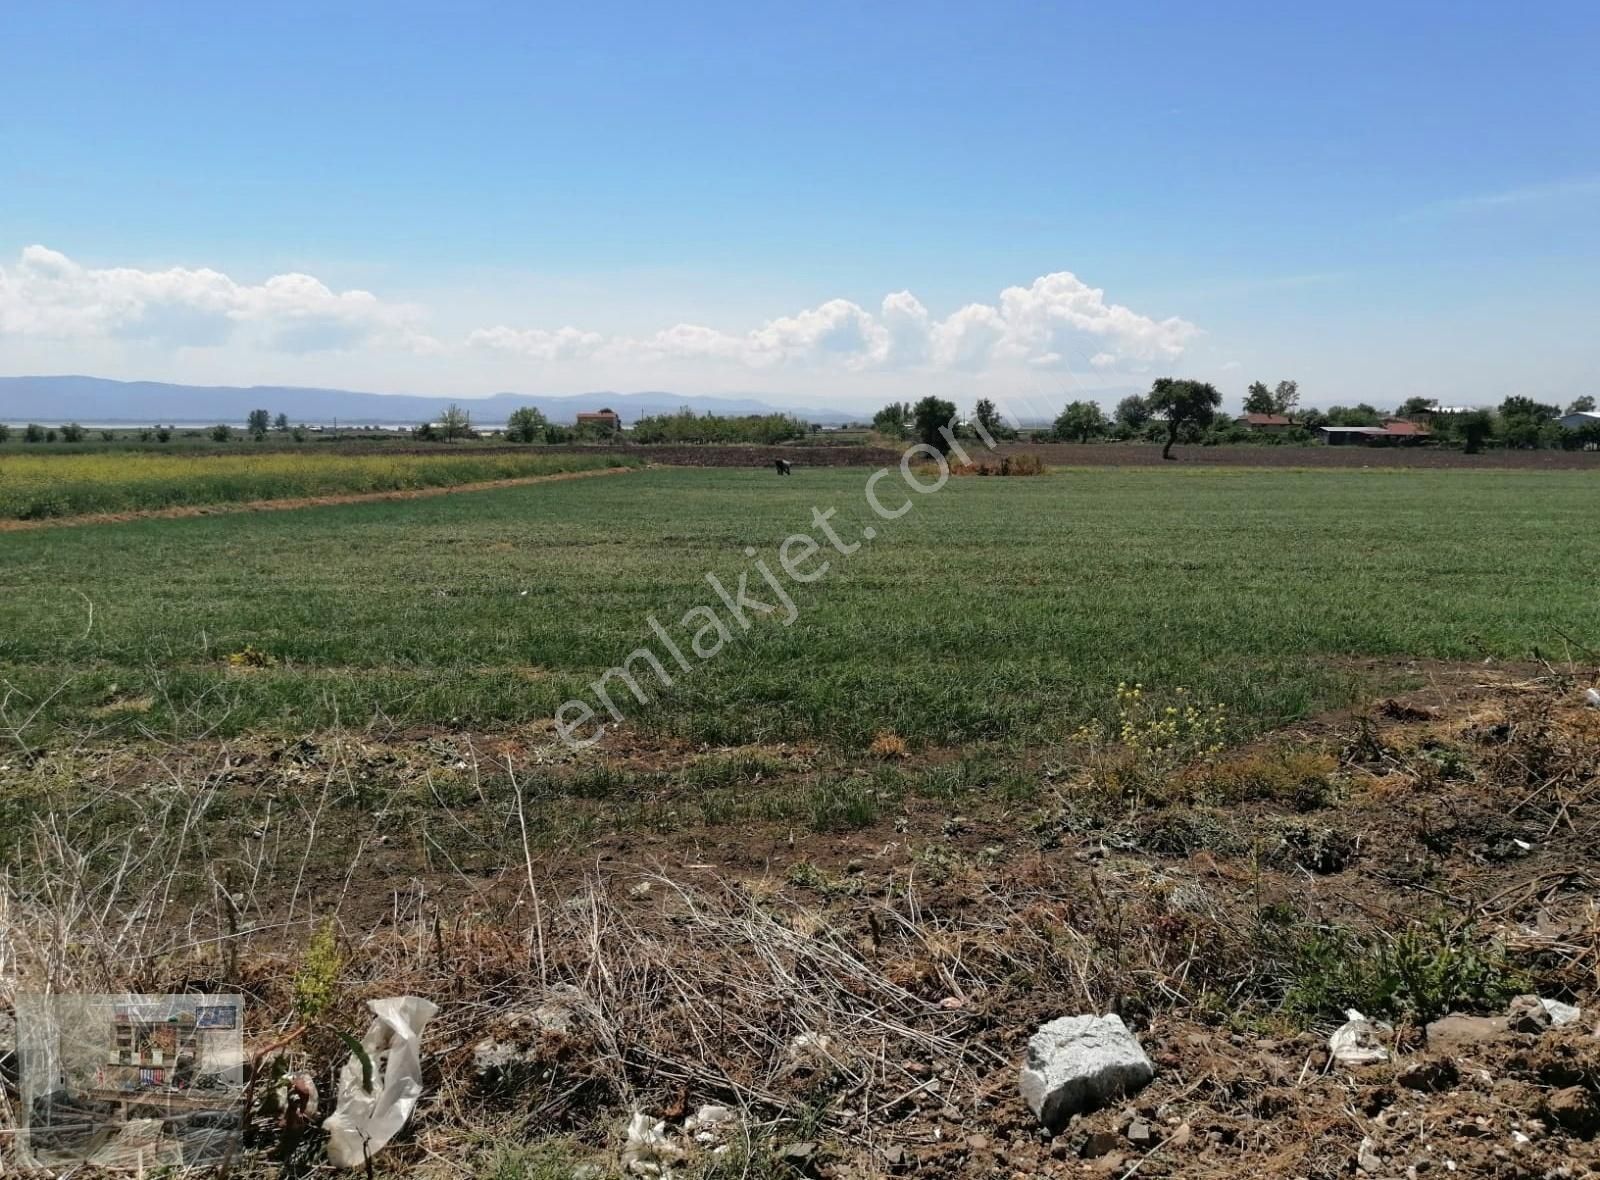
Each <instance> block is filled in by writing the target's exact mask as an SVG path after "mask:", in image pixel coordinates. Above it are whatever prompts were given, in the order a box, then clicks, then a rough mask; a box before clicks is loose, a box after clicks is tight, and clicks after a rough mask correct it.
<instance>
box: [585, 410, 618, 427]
mask: <svg viewBox="0 0 1600 1180" xmlns="http://www.w3.org/2000/svg"><path fill="white" fill-rule="evenodd" d="M578 425H579V426H601V427H604V428H605V429H607V430H621V429H622V416H621V415H620V414H618V413H617V412H616V411H615V410H596V411H595V412H594V413H592V414H579V415H578Z"/></svg>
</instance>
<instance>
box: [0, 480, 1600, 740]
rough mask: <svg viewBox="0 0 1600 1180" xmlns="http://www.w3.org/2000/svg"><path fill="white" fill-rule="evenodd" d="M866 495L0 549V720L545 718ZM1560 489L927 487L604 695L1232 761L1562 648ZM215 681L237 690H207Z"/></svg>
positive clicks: (1316, 483) (796, 731)
mask: <svg viewBox="0 0 1600 1180" xmlns="http://www.w3.org/2000/svg"><path fill="white" fill-rule="evenodd" d="M563 458H564V459H565V458H568V457H563ZM600 461H604V460H600ZM389 462H390V461H387V460H386V461H383V463H384V465H385V467H387V466H388V464H389ZM864 478H865V473H864V472H860V471H851V470H837V471H807V472H805V473H804V474H803V476H802V478H798V479H792V480H782V481H780V480H775V479H772V478H771V477H770V475H769V474H767V473H765V472H752V471H737V470H728V471H709V470H681V469H679V470H652V471H647V472H642V473H638V474H635V475H631V476H629V477H628V478H627V479H624V480H603V481H598V482H595V481H574V482H570V483H557V484H551V485H544V486H537V487H529V488H516V489H504V490H497V491H493V492H485V493H479V494H473V495H468V496H452V497H444V498H440V499H435V500H428V501H413V502H405V503H369V504H360V505H347V506H338V507H327V508H319V509H315V510H309V511H305V512H298V513H275V514H270V515H260V516H255V515H252V516H247V517H216V518H195V519H183V520H150V521H135V522H130V523H124V524H118V525H107V526H91V527H87V528H79V529H73V530H68V531H63V532H54V531H46V532H41V533H33V534H18V535H14V536H10V537H6V538H5V540H4V545H3V547H0V675H3V677H4V680H5V685H6V688H5V690H4V693H5V696H4V713H5V722H4V723H5V724H7V725H11V726H15V725H19V724H23V723H24V722H25V721H26V730H25V733H24V739H25V740H42V739H43V738H45V737H46V736H47V735H48V733H49V732H50V731H51V729H52V728H53V727H56V726H68V727H70V728H72V729H73V730H74V731H75V732H80V733H91V734H93V733H100V734H114V733H118V732H124V733H127V732H142V731H151V732H155V733H160V734H164V735H171V736H177V737H182V736H192V735H195V734H199V733H210V734H227V733H238V732H243V731H247V730H257V729H260V730H267V731H273V732H282V733H299V732H303V731H304V730H306V729H308V728H315V727H320V726H323V725H328V724H331V723H334V722H335V721H339V722H342V723H345V724H357V725H360V724H365V723H367V722H369V721H372V720H374V719H378V720H385V721H387V722H390V723H394V724H401V725H408V724H409V725H423V724H435V723H436V724H441V725H451V726H484V727H494V726H505V725H510V724H517V723H522V722H527V721H537V720H543V719H547V718H549V717H550V716H551V715H552V713H553V711H554V710H555V709H556V707H557V706H558V705H559V704H560V703H561V702H562V701H564V700H566V699H568V698H570V697H575V696H579V695H581V694H583V693H585V692H586V691H587V689H586V686H587V684H588V683H589V682H590V681H592V680H593V679H594V678H595V677H597V676H598V675H599V674H600V673H601V672H602V671H603V670H604V669H605V668H607V667H609V666H611V665H612V664H614V663H616V662H618V661H619V660H621V659H622V658H623V657H624V656H625V655H626V654H627V653H628V652H630V651H632V650H634V649H635V648H637V647H639V646H640V645H641V644H647V643H651V642H653V635H652V633H651V631H650V630H649V628H648V625H647V622H646V620H647V617H648V616H650V615H652V614H653V615H655V616H656V617H657V618H658V619H660V620H662V621H664V622H665V623H666V624H668V625H674V624H675V620H677V619H679V618H680V617H681V616H682V615H683V613H684V612H685V611H687V610H688V609H689V608H690V607H692V606H697V605H703V604H707V603H709V604H712V605H715V604H716V603H717V599H716V598H715V596H714V595H713V593H712V592H711V591H710V589H709V587H708V586H707V584H706V582H705V581H704V580H703V577H704V575H705V574H706V573H707V572H715V573H717V574H718V575H719V576H720V577H721V578H722V579H723V580H724V582H725V583H726V584H730V585H731V584H732V582H733V581H734V580H735V579H736V578H737V576H738V574H739V573H740V572H741V571H747V570H749V561H748V560H747V559H745V558H743V557H742V556H741V550H742V549H743V548H744V547H746V546H751V547H756V548H757V549H758V551H759V552H760V553H764V554H766V555H767V556H768V559H769V564H775V563H773V562H771V560H770V559H771V554H772V550H773V548H774V546H775V545H776V544H777V543H778V542H779V541H781V539H782V538H783V537H785V536H786V535H788V534H789V533H790V532H791V531H795V530H799V529H802V528H806V527H808V526H809V523H810V517H811V510H812V508H813V506H817V507H823V508H827V507H837V508H838V516H837V517H835V518H834V520H833V522H832V523H833V525H834V527H835V528H836V529H837V530H838V532H839V533H840V535H841V536H843V537H846V538H849V537H852V536H859V535H860V533H861V530H862V527H863V526H864V524H865V522H866V521H867V520H868V519H870V517H869V516H868V515H867V513H866V510H865V508H864V505H863V502H862V486H863V483H864ZM1588 483H1589V479H1588V477H1587V476H1585V475H1582V474H1565V473H1522V472H1479V473H1473V474H1471V475H1461V474H1455V473H1449V472H1418V471H1408V472H1346V471H1328V472H1283V471H1273V472H1265V471H1241V470H1227V471H1222V470H1203V469H1187V470H1178V471H1171V470H1165V469H1158V470H1154V471H1142V470H1125V471H1104V470H1102V471H1094V472H1089V473H1074V472H1065V473H1058V474H1055V475H1052V476H1047V477H1044V478H1040V479H1031V480H1018V481H1009V480H1005V481H1002V480H959V481H954V480H953V481H951V482H950V484H949V485H948V486H946V487H945V488H944V489H943V490H942V491H940V492H939V493H937V494H935V495H930V496H927V497H923V498H921V499H920V501H919V503H918V504H917V507H916V509H915V510H914V511H913V512H911V513H908V514H907V515H906V516H905V517H903V518H901V519H900V520H898V521H895V522H892V523H890V524H887V525H885V524H883V522H878V523H879V525H880V526H881V527H882V529H883V533H882V535H880V536H879V538H878V539H877V540H875V541H874V542H872V543H871V544H870V545H864V546H863V548H862V549H861V550H860V551H859V552H857V553H856V554H855V555H853V556H851V557H848V558H845V557H840V556H838V555H837V554H834V555H833V558H832V560H833V565H832V568H831V570H830V572H829V573H828V575H827V576H826V577H825V578H823V579H822V580H821V581H819V582H817V583H815V584H813V585H810V586H805V587H799V588H796V600H797V604H798V608H799V610H800V612H801V614H800V618H799V620H798V621H797V622H796V623H795V624H794V625H793V626H791V627H784V626H783V625H781V623H779V622H777V621H776V615H774V616H769V617H768V618H766V619H763V620H758V621H756V622H754V623H753V624H752V629H751V630H750V632H749V633H748V634H743V635H740V636H739V638H738V639H737V640H736V641H735V642H733V643H731V644H730V645H729V646H728V647H727V649H726V650H724V651H723V652H721V653H720V654H719V655H718V656H717V657H716V658H714V659H712V660H710V661H708V662H707V663H705V664H704V665H702V666H699V667H697V668H696V669H695V671H694V672H693V674H691V675H685V676H683V677H682V678H681V679H680V680H679V681H678V683H677V685H676V687H675V688H674V689H672V690H671V691H670V692H666V693H664V694H662V693H658V694H656V699H653V700H652V701H651V703H650V705H649V707H643V706H635V705H633V702H632V701H631V698H628V696H627V693H626V690H622V692H621V697H622V700H624V701H625V702H626V703H627V704H628V705H629V706H630V711H629V720H630V721H631V722H633V723H634V724H635V725H636V726H638V727H640V728H642V729H645V730H649V729H659V730H662V731H664V732H666V733H670V734H675V735H678V736H681V737H685V738H688V739H690V740H693V741H697V742H705V743H710V744H716V745H725V746H735V745H745V744H755V743H763V742H773V741H785V740H799V739H824V740H826V741H827V742H829V743H832V744H834V745H838V746H842V747H845V748H850V749H865V748H867V747H868V746H869V745H870V743H871V742H872V741H873V740H874V738H875V737H876V736H877V735H879V734H882V733H886V732H889V733H894V734H896V735H899V736H901V737H903V738H904V739H906V740H907V741H908V742H909V743H910V744H911V745H912V746H913V747H918V746H926V745H929V744H935V745H938V744H949V743H962V742H971V741H1015V742H1019V743H1020V742H1033V741H1039V740H1059V739H1062V738H1065V737H1066V736H1068V735H1070V734H1072V733H1073V732H1074V731H1075V730H1076V729H1078V727H1079V726H1081V725H1084V724H1086V723H1091V722H1102V723H1106V724H1108V725H1109V724H1114V723H1115V721H1116V715H1115V712H1114V710H1115V701H1114V699H1113V698H1112V694H1111V692H1110V689H1109V686H1112V685H1115V684H1117V683H1118V682H1126V683H1129V684H1132V683H1135V682H1140V683H1143V684H1145V685H1147V686H1152V691H1161V690H1163V689H1164V690H1167V691H1170V690H1174V689H1176V688H1177V687H1180V686H1181V687H1184V688H1187V689H1188V691H1189V695H1188V699H1189V700H1191V701H1195V702H1198V703H1199V704H1201V705H1203V706H1206V707H1211V706H1216V705H1222V706H1225V707H1226V710H1227V715H1228V716H1229V718H1230V719H1231V721H1230V725H1231V726H1232V727H1233V730H1234V732H1232V733H1231V734H1230V735H1229V736H1230V737H1238V736H1240V735H1241V734H1243V733H1247V732H1250V731H1252V730H1254V729H1258V728H1263V727H1267V726H1272V725H1276V724H1279V723H1281V722H1283V721H1285V720H1288V719H1292V718H1295V717H1298V716H1302V715H1304V714H1306V713H1308V712H1310V711H1312V710H1315V709H1319V708H1322V707H1325V706H1328V705H1331V704H1336V703H1339V702H1341V701H1343V700H1345V699H1347V698H1348V697H1349V696H1350V695H1351V694H1352V693H1353V692H1354V691H1355V688H1356V684H1355V678H1354V674H1353V673H1352V672H1350V671H1348V670H1345V669H1344V668H1343V667H1342V666H1341V664H1340V663H1339V658H1340V657H1350V656H1371V657H1379V658H1385V657H1387V658H1396V657H1402V656H1406V657H1439V658H1444V659H1470V658H1482V657H1484V656H1499V657H1524V656H1527V655H1528V654H1529V653H1530V651H1532V650H1533V649H1534V648H1536V647H1539V648H1543V649H1546V650H1550V649H1559V647H1560V645H1561V643H1562V636H1563V635H1571V636H1574V637H1576V638H1577V639H1578V640H1579V641H1580V642H1590V643H1592V642H1593V633H1592V631H1590V630H1588V629H1587V628H1588V627H1589V624H1590V620H1591V616H1592V591H1591V587H1590V574H1591V573H1592V571H1593V570H1594V569H1595V568H1596V567H1597V565H1600V536H1597V535H1596V534H1595V533H1594V531H1593V530H1592V529H1591V528H1590V527H1589V521H1588V519H1587V508H1586V507H1585V505H1586V492H1587V491H1588ZM888 486H889V485H888V484H885V485H884V491H883V495H884V500H885V502H886V503H888V504H890V505H893V504H894V503H895V502H896V500H895V494H894V493H891V492H888V491H887V487H888ZM757 585H758V587H759V580H757ZM752 593H755V591H752ZM770 597H771V596H770V593H768V598H769V599H770ZM678 637H679V640H680V642H682V641H683V640H684V638H685V636H684V634H683V633H682V632H679V635H678ZM242 651H251V652H255V653H261V656H262V657H263V658H261V659H254V660H251V661H247V662H245V663H252V664H253V663H260V664H264V665H265V666H259V667H250V666H234V664H230V661H229V656H230V655H234V654H236V653H239V652H242ZM663 658H665V656H663ZM236 663H239V662H238V661H236ZM645 676H646V682H647V683H650V684H651V685H652V687H653V681H651V680H650V678H649V673H648V672H646V673H645ZM1156 686H1160V688H1157V687H1156ZM28 719H31V720H28Z"/></svg>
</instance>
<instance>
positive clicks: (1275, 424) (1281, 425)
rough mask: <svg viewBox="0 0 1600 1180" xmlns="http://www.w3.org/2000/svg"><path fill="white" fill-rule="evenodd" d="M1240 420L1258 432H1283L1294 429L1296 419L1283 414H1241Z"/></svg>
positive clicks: (1242, 424)
mask: <svg viewBox="0 0 1600 1180" xmlns="http://www.w3.org/2000/svg"><path fill="white" fill-rule="evenodd" d="M1238 422H1239V425H1240V426H1243V427H1245V428H1246V429H1248V430H1253V431H1255V432H1256V433H1258V434H1283V433H1285V432H1286V431H1290V430H1293V429H1294V419H1293V418H1289V417H1287V416H1285V415H1283V414H1241V415H1239V418H1238Z"/></svg>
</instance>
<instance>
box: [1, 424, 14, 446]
mask: <svg viewBox="0 0 1600 1180" xmlns="http://www.w3.org/2000/svg"><path fill="white" fill-rule="evenodd" d="M10 438H11V427H9V426H7V425H6V424H5V423H4V422H0V443H3V442H7V441H9V440H10Z"/></svg>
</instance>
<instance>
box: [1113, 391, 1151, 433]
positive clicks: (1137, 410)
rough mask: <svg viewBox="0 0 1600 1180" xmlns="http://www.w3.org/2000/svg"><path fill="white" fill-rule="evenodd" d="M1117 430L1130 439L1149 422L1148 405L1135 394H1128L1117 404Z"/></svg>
mask: <svg viewBox="0 0 1600 1180" xmlns="http://www.w3.org/2000/svg"><path fill="white" fill-rule="evenodd" d="M1116 418H1117V429H1118V430H1120V431H1122V432H1123V433H1124V434H1126V435H1128V436H1129V437H1132V436H1133V435H1135V434H1138V433H1139V432H1140V431H1141V430H1143V429H1144V428H1145V424H1146V423H1147V422H1149V421H1150V405H1149V403H1148V402H1146V401H1145V400H1144V398H1142V397H1140V396H1139V395H1138V394H1137V393H1130V394H1129V395H1128V396H1127V397H1125V398H1123V399H1122V400H1121V401H1120V402H1118V403H1117V414H1116Z"/></svg>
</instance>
